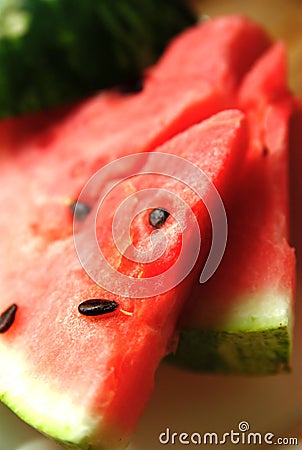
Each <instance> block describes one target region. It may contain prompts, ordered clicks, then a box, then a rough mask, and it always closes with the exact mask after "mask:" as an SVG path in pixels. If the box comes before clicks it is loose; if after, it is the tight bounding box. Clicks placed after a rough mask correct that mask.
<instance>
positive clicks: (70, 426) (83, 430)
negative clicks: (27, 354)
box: [0, 341, 100, 449]
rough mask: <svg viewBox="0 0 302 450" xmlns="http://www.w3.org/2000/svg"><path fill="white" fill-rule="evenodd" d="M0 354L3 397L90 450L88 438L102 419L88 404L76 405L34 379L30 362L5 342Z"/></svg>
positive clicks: (61, 437) (54, 433)
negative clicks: (94, 413) (98, 417)
mask: <svg viewBox="0 0 302 450" xmlns="http://www.w3.org/2000/svg"><path fill="white" fill-rule="evenodd" d="M0 354H1V371H0V399H1V400H2V401H3V402H4V403H5V404H6V405H7V406H8V407H9V408H11V409H12V410H13V411H14V412H15V413H16V414H17V415H18V416H19V417H21V419H23V420H25V421H26V422H27V423H29V424H30V425H32V426H33V427H34V428H37V429H38V430H39V431H41V432H42V433H45V434H47V435H49V436H51V437H52V438H53V439H55V440H58V441H61V442H66V443H71V444H75V446H74V448H77V446H78V448H81V449H82V448H83V449H86V448H87V441H88V439H87V438H88V436H91V434H93V431H94V430H95V429H96V426H97V425H98V426H99V423H100V421H99V420H98V421H96V420H95V419H93V418H92V417H91V416H89V414H87V410H86V409H85V406H83V405H82V406H79V405H76V404H74V402H73V401H72V399H71V398H70V397H69V396H68V395H67V394H66V393H64V392H60V393H59V392H57V391H56V390H55V389H52V388H51V387H50V386H48V385H45V384H44V383H43V382H42V381H41V380H39V379H37V378H33V377H32V376H31V375H30V371H29V370H28V369H27V368H28V365H27V364H26V361H25V360H24V359H23V358H22V357H21V356H20V355H19V354H17V352H15V351H14V350H12V349H11V348H9V347H8V346H7V345H3V343H1V341H0ZM83 403H84V402H83ZM84 405H85V403H84Z"/></svg>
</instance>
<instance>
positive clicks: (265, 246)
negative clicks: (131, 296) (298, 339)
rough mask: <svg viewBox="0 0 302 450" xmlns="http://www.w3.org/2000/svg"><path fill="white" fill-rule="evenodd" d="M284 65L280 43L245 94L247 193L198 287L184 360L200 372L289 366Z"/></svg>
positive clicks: (188, 316)
mask: <svg viewBox="0 0 302 450" xmlns="http://www.w3.org/2000/svg"><path fill="white" fill-rule="evenodd" d="M284 67H285V53H284V48H283V46H282V45H280V44H277V45H275V46H274V47H272V49H270V50H269V51H268V52H267V53H266V54H265V55H264V56H263V57H262V59H260V60H259V62H258V63H257V64H256V65H255V67H254V69H252V70H251V71H250V72H249V74H248V75H247V76H246V78H245V79H244V81H243V83H242V86H241V88H240V91H239V96H238V97H239V100H238V101H239V104H241V106H242V108H243V109H246V110H247V117H248V123H249V129H250V148H249V151H248V154H247V161H246V166H245V169H244V171H243V176H242V179H241V180H240V186H241V188H240V190H239V191H238V192H237V193H236V195H235V199H234V201H233V203H232V205H228V208H227V212H228V217H229V242H228V245H227V248H226V253H225V255H224V259H223V261H222V263H221V265H220V267H219V268H218V270H217V272H216V273H215V274H214V276H213V277H212V279H211V280H209V282H208V283H207V285H204V286H198V285H195V287H194V289H193V293H192V296H191V299H190V304H189V307H188V308H187V310H186V313H185V317H184V319H183V322H182V326H183V328H184V330H183V332H182V333H181V342H180V347H179V350H178V353H177V354H176V359H178V360H179V361H180V362H181V363H182V364H184V365H188V366H190V367H193V368H194V369H196V370H197V369H198V370H204V371H218V372H219V371H223V372H231V373H238V372H239V373H256V374H259V373H275V372H279V371H280V370H283V369H286V368H288V364H289V357H290V351H291V335H292V314H293V310H292V309H293V298H294V289H295V281H294V278H295V276H294V274H295V256H294V251H293V249H291V248H290V247H289V245H288V180H287V167H288V163H287V161H288V141H289V121H290V116H291V115H292V113H293V111H295V109H296V108H297V103H296V101H295V99H294V98H293V97H292V96H291V95H290V94H289V93H288V92H287V89H286V79H285V69H284ZM275 74H278V76H275ZM247 256H248V257H247ZM205 299H206V300H205ZM257 333H258V335H257ZM198 334H199V336H200V342H199V344H198ZM249 336H250V337H251V338H252V339H254V345H253V346H252V348H253V352H254V356H253V360H251V352H250V350H249V349H250V348H251V344H250V338H249ZM255 342H257V345H255ZM268 343H269V345H268ZM205 347H206V348H207V351H206V352H204V354H202V352H203V349H204V348H205ZM243 355H245V356H244V357H243ZM215 362H216V366H215Z"/></svg>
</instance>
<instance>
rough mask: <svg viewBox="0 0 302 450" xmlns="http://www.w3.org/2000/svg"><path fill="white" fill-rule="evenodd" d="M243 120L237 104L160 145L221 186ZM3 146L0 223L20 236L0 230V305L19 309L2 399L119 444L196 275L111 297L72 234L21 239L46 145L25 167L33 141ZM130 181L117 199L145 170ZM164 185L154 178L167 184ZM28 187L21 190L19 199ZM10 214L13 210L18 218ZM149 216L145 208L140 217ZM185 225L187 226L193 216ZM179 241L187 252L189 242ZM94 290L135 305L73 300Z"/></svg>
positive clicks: (2, 376) (5, 349) (50, 428)
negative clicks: (88, 309)
mask: <svg viewBox="0 0 302 450" xmlns="http://www.w3.org/2000/svg"><path fill="white" fill-rule="evenodd" d="M244 130H245V127H244V122H243V115H242V114H241V113H240V112H238V111H228V112H224V113H220V114H218V115H216V116H214V117H213V118H211V119H209V120H207V121H205V122H203V123H202V124H201V125H196V126H195V127H193V128H190V129H188V130H187V131H186V132H184V133H183V134H180V135H178V136H176V137H175V138H174V139H172V140H170V141H167V143H166V144H164V145H163V146H161V147H159V148H158V149H157V150H156V151H160V152H167V153H168V154H169V153H172V154H176V155H179V156H185V157H186V159H188V160H189V161H192V162H194V163H195V164H196V165H197V166H198V167H201V168H202V169H203V170H204V171H205V173H206V174H207V175H208V176H209V177H210V179H211V180H212V181H213V182H214V183H215V185H216V186H217V188H218V189H219V190H221V189H222V190H223V189H224V188H225V186H226V184H227V183H228V178H229V177H230V176H233V172H234V170H236V168H237V165H238V160H239V159H240V158H242V156H243V154H244V148H245V146H246V141H245V132H244ZM29 142H30V144H31V145H32V141H29ZM4 150H5V153H6V155H7V157H6V159H5V161H4V162H5V166H6V168H8V167H9V162H10V166H12V165H13V167H14V170H13V169H12V167H10V168H9V170H7V171H6V170H4V171H3V178H2V179H1V184H2V189H1V205H3V207H5V205H7V207H8V211H9V212H10V214H7V215H5V216H4V218H3V220H2V221H1V233H4V234H7V235H8V236H9V238H10V239H13V236H14V235H15V237H16V239H15V241H13V244H14V245H11V246H10V248H9V246H8V244H7V243H4V242H3V241H1V265H2V267H1V277H3V278H2V280H3V281H2V282H1V288H0V289H1V307H2V309H3V310H4V309H5V308H7V307H8V306H9V305H10V304H11V303H12V302H15V303H17V304H18V311H17V315H16V318H15V322H14V323H13V325H12V327H11V328H10V329H9V330H8V331H7V332H6V333H4V334H3V335H1V339H0V348H1V350H0V352H1V359H2V365H1V371H0V380H1V383H0V385H1V387H2V388H1V389H2V393H1V396H2V399H3V400H4V401H5V402H6V403H7V404H8V405H9V406H10V407H12V409H14V410H15V411H16V412H17V413H18V414H19V415H20V416H21V417H23V418H24V419H25V420H28V421H29V422H30V423H31V424H33V425H34V426H35V427H37V428H38V429H40V430H41V431H43V432H45V433H47V434H49V435H51V436H53V437H54V438H56V439H58V440H60V441H62V442H63V443H65V444H66V445H68V444H69V445H74V446H75V447H77V446H78V447H79V448H83V449H88V448H89V449H97V448H110V449H114V448H123V447H124V445H125V439H127V437H128V436H129V434H130V433H131V431H133V428H134V427H135V424H136V422H137V420H138V417H139V415H140V413H141V412H142V409H143V407H144V406H145V404H146V401H147V399H148V397H149V395H150V392H151V389H152V385H153V378H154V372H155V370H156V367H157V365H158V364H159V362H160V360H161V358H162V357H163V356H164V354H165V353H166V352H167V345H168V343H169V340H170V339H171V336H172V334H173V332H174V327H175V323H176V320H177V317H178V314H179V311H180V309H181V306H182V304H183V302H184V300H185V297H186V294H187V292H188V285H189V284H190V283H191V282H192V276H191V277H188V278H187V279H186V281H185V283H182V284H180V285H179V286H177V287H176V288H175V289H173V290H171V291H169V292H167V293H165V294H162V295H158V296H156V297H154V298H151V299H141V300H139V299H131V298H130V297H128V298H127V297H126V298H124V297H118V296H115V295H113V294H110V293H108V292H107V291H104V290H103V289H102V288H100V287H98V286H97V285H96V284H95V283H94V282H92V280H91V279H90V278H89V277H88V276H87V275H86V273H85V272H84V270H83V268H82V267H81V265H80V263H79V261H78V259H77V256H76V253H75V249H74V242H73V238H72V236H61V237H60V239H59V238H57V239H55V240H53V241H49V240H48V241H47V240H46V239H45V236H43V235H42V236H41V235H39V233H36V235H35V236H33V235H32V236H31V239H30V240H29V239H28V236H29V235H30V233H33V232H32V210H31V208H32V206H33V205H34V203H35V201H37V192H39V191H38V190H37V186H36V183H37V178H36V176H35V177H33V173H35V172H36V173H38V171H39V165H40V160H41V161H42V163H43V159H44V153H43V152H40V153H39V152H38V151H37V154H36V160H35V163H33V165H32V167H31V170H29V172H27V171H25V170H24V159H23V158H24V155H25V154H28V155H29V154H30V148H27V147H26V146H23V148H22V152H21V148H19V149H18V150H19V151H17V152H16V148H15V147H13V148H11V147H9V146H7V147H6V148H5V149H4ZM10 154H11V155H13V156H12V157H9V156H8V155H10ZM55 154H56V155H57V161H58V163H57V165H56V167H57V170H56V173H55V174H53V173H52V172H51V171H48V172H46V171H43V173H44V180H43V181H44V183H43V189H44V190H43V191H42V190H41V191H40V195H41V197H42V199H43V202H45V203H46V204H47V203H48V202H47V199H48V198H49V199H50V200H51V198H52V193H51V191H49V194H48V195H49V197H47V190H46V189H45V187H48V186H53V184H54V180H53V178H54V176H55V178H56V180H61V179H64V176H65V171H66V166H65V165H60V164H59V163H60V161H61V155H60V153H57V152H54V153H53V158H55ZM150 155H151V154H150ZM212 164H213V166H212ZM42 167H43V164H42ZM212 167H215V169H214V170H213V168H212ZM36 173H35V175H36ZM154 180H156V177H154ZM12 181H14V182H15V184H16V186H15V187H16V189H18V191H19V192H20V196H19V202H16V201H14V198H15V192H14V194H13V195H12V193H11V192H12V191H11V182H12ZM160 181H161V182H162V179H161V177H160ZM137 183H138V185H136V180H135V178H134V180H131V181H125V182H123V183H122V184H121V187H120V191H117V192H118V193H117V194H116V195H117V197H116V200H117V201H122V200H123V199H124V196H125V194H127V195H128V194H129V192H130V193H131V192H133V191H134V192H135V191H136V189H137V187H141V186H142V181H141V180H137ZM149 185H150V180H149V179H148V181H146V186H147V187H148V186H149ZM165 186H166V185H165V184H162V183H161V187H162V188H163V187H165ZM167 188H168V189H172V191H173V190H174V191H175V193H176V194H177V195H181V193H182V191H183V189H182V188H180V187H179V186H178V184H177V183H176V184H175V183H174V184H173V183H171V181H170V180H169V181H168V183H167ZM26 189H27V190H26ZM24 192H26V201H25V200H24V201H20V198H21V196H22V194H23V193H24ZM50 193H51V194H50ZM185 198H186V199H188V201H189V206H190V207H191V208H192V209H193V210H195V213H196V214H197V216H198V213H199V211H202V210H203V208H202V205H201V203H200V200H199V199H196V198H195V197H194V196H192V197H189V196H187V197H186V196H185ZM111 200H112V199H111ZM113 200H114V195H113ZM107 205H108V204H107ZM112 206H114V203H112V202H110V203H109V205H108V206H107V207H106V204H105V205H104V208H105V209H104V211H103V210H102V215H105V217H106V221H105V222H103V224H102V225H100V226H99V227H98V236H99V238H100V240H101V242H102V243H103V247H104V248H106V246H107V240H108V233H109V232H110V230H111V228H110V224H111V220H112V217H113V213H114V209H113V208H112ZM51 207H53V205H51ZM10 208H12V209H10ZM66 208H67V206H66ZM60 213H61V212H60V210H57V214H58V215H59V214H60ZM12 214H13V215H12ZM12 217H16V219H17V221H16V222H15V225H14V224H13V222H12ZM146 218H147V217H146V214H143V215H142V218H141V219H140V220H144V219H146ZM199 219H200V218H199ZM134 226H135V224H134ZM203 226H204V225H203ZM12 229H14V230H15V232H14V233H13V232H12V231H11V230H12ZM165 229H166V231H167V236H168V237H169V238H171V241H169V240H168V246H169V250H170V251H171V253H173V251H175V250H176V251H177V248H178V246H179V245H180V242H179V236H178V235H177V233H176V232H175V230H174V227H173V222H172V226H170V225H169V222H168V221H167V223H166V224H165ZM202 229H203V228H202ZM147 231H148V232H149V233H150V231H151V230H148V229H147V228H146V235H145V238H144V239H145V240H146V239H147V237H148V235H147ZM187 232H188V233H189V236H190V226H188V231H187ZM204 232H206V230H204ZM4 234H3V235H4ZM102 238H103V239H102ZM108 245H109V246H110V243H109V242H108ZM9 250H10V251H9ZM186 252H187V253H186V254H187V255H188V254H190V248H187V249H186ZM123 258H124V257H121V255H120V254H118V253H116V254H113V255H112V259H111V262H112V264H113V266H114V267H116V268H118V267H119V266H121V267H122V269H123V271H124V272H125V273H126V274H129V273H131V274H132V275H133V271H132V266H131V265H130V266H129V267H128V263H127V261H124V260H123ZM121 261H122V262H123V264H122V265H121ZM143 275H144V274H143ZM148 275H152V271H150V270H149V272H148ZM135 276H137V275H135ZM25 292H26V294H25ZM89 298H107V299H115V300H118V302H119V303H120V305H121V306H122V308H123V309H124V310H126V311H129V312H130V313H132V315H130V316H129V315H127V314H124V313H122V312H121V311H120V310H118V311H117V313H115V314H112V315H111V316H110V317H101V318H91V317H83V316H81V315H80V314H79V313H78V311H77V306H78V304H79V303H80V302H81V301H83V300H86V299H89ZM12 386H13V387H12Z"/></svg>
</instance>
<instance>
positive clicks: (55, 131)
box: [0, 16, 269, 246]
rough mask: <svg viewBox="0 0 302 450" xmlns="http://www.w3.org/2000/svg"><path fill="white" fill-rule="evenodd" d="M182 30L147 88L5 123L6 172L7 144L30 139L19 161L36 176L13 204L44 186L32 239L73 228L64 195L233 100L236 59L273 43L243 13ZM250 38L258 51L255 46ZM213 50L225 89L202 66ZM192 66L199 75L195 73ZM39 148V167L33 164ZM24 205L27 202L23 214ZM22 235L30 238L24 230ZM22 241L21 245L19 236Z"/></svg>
mask: <svg viewBox="0 0 302 450" xmlns="http://www.w3.org/2000/svg"><path fill="white" fill-rule="evenodd" d="M204 30H206V32H205V31H204ZM226 30H228V31H226ZM207 35H209V37H210V40H211V45H209V41H208V39H206V36H207ZM181 36H182V37H180V38H178V39H177V40H176V41H174V43H173V42H172V44H171V46H170V47H168V50H167V53H166V55H164V56H163V58H162V60H161V61H159V63H158V65H157V66H156V67H155V68H154V69H152V70H151V71H150V75H147V76H146V79H145V85H144V89H143V91H142V92H141V93H138V94H134V95H125V94H121V93H118V92H116V91H111V92H104V93H101V94H100V95H98V96H95V97H92V98H91V99H89V100H87V101H86V102H83V103H81V104H79V105H78V106H75V107H73V108H65V109H63V110H59V111H54V112H53V113H46V114H44V115H43V114H42V115H33V116H28V117H24V118H20V119H10V120H6V121H2V122H1V124H0V137H1V142H2V143H3V144H2V149H1V153H0V163H1V166H2V174H4V173H5V172H8V173H11V174H13V173H14V171H15V170H16V169H15V167H14V166H15V163H14V162H11V161H10V160H9V159H8V160H7V156H6V154H5V151H4V148H5V147H7V146H9V147H10V148H12V149H14V151H15V152H18V153H20V151H19V150H18V149H20V148H24V146H26V148H27V151H26V152H21V153H20V154H19V155H18V161H19V162H18V164H19V165H20V166H23V167H24V169H25V170H26V171H27V172H28V173H29V174H30V177H31V179H32V183H31V185H29V184H28V183H27V184H26V186H23V185H22V181H21V180H20V182H19V183H20V185H19V186H18V184H16V185H15V186H16V189H17V188H18V191H17V192H19V195H16V196H15V200H11V205H10V206H7V208H9V210H10V211H12V212H13V210H14V208H15V205H14V202H18V201H19V196H22V194H23V193H24V192H26V191H28V190H30V189H32V191H33V193H34V192H36V191H38V192H39V196H37V195H36V194H35V195H32V198H33V199H34V200H33V203H32V205H31V210H32V222H31V230H30V232H29V233H27V234H26V240H29V241H30V240H31V237H32V235H35V234H39V235H40V236H41V238H42V236H44V240H45V241H46V242H48V241H49V240H55V239H58V238H59V237H63V236H66V235H68V234H70V232H71V227H70V224H69V221H68V219H69V217H68V215H67V214H68V213H67V212H66V208H65V206H66V202H70V201H72V200H74V199H76V198H77V196H78V194H79V192H80V190H81V189H82V187H83V185H84V183H85V182H86V181H87V179H88V178H89V176H90V175H92V174H93V173H94V172H95V171H96V170H98V169H99V168H100V167H103V166H104V165H105V164H106V163H108V162H109V161H112V160H115V159H116V158H118V157H121V156H125V155H127V154H130V153H135V152H143V151H150V150H153V149H154V148H155V147H156V146H157V145H160V144H162V143H164V142H165V141H166V140H168V139H169V138H170V137H172V136H174V135H176V134H177V133H179V132H180V131H182V130H184V129H186V128H187V127H188V126H190V125H192V124H194V123H198V122H199V121H201V120H202V119H204V118H206V117H209V116H211V114H213V113H215V112H218V111H219V110H222V109H224V108H226V107H230V106H231V105H232V104H233V103H234V99H233V92H231V90H229V89H228V88H227V85H228V83H226V78H227V79H229V80H233V81H232V83H231V84H235V81H234V80H238V79H239V78H240V76H239V75H238V73H237V72H238V64H237V63H236V64H235V63H234V61H237V60H239V59H240V58H241V59H242V58H245V55H246V54H248V55H250V56H248V57H247V58H248V61H249V62H248V63H246V64H245V66H244V67H245V69H246V70H247V69H248V67H249V65H251V64H252V62H253V61H254V59H255V58H256V57H257V56H258V55H259V54H261V52H263V51H264V49H265V48H266V47H267V46H268V45H269V40H268V38H267V36H266V34H265V33H264V32H263V30H262V29H261V28H259V27H257V26H255V25H254V24H253V23H251V22H250V21H248V20H247V19H244V18H241V17H237V16H230V17H227V18H223V19H220V18H218V19H214V20H212V21H210V22H207V23H206V24H201V25H199V26H196V27H194V28H192V30H191V31H190V32H189V39H190V41H189V42H187V39H188V37H187V34H186V33H184V34H182V35H181ZM213 36H215V39H213ZM226 36H227V39H226ZM182 39H184V41H185V42H187V43H186V48H187V51H186V58H187V59H186V63H183V64H181V65H179V59H180V58H182V57H183V55H184V48H183V44H182ZM191 40H192V42H191ZM251 41H252V42H253V46H252V47H253V51H250V47H251ZM197 42H198V47H197V46H196V43H197ZM193 44H194V45H193ZM197 48H199V49H200V50H199V52H198V51H197ZM191 52H192V56H191V58H189V54H190V53H191ZM213 54H216V55H217V59H218V60H219V61H220V62H219V64H220V66H221V67H222V68H223V70H220V71H215V74H216V78H215V80H216V81H217V83H218V84H220V85H221V86H222V85H223V86H224V90H223V92H221V91H220V90H218V89H217V86H216V82H215V86H214V85H213V83H211V82H210V81H209V73H208V70H209V69H207V70H204V69H203V67H204V65H203V64H204V63H205V61H209V59H210V58H211V57H212V55H213ZM244 60H245V59H244ZM173 67H174V69H175V70H174V72H173V77H172V69H173ZM169 68H170V69H169ZM168 69H169V70H168ZM192 72H194V73H195V74H196V76H194V77H192ZM198 74H199V76H197V75H198ZM172 78H173V79H172ZM128 124H131V126H129V125H128ZM41 129H42V131H40V130H41ZM113 137H114V139H113ZM134 137H135V138H134ZM83 147H84V148H83ZM57 153H60V154H61V162H60V164H61V166H62V169H63V167H64V166H65V167H64V173H65V175H64V177H63V179H61V180H60V183H58V182H57V177H56V174H55V173H54V176H53V177H52V178H49V176H48V172H49V169H50V168H52V167H54V168H55V169H54V170H55V171H56V170H57V169H56V165H57V158H56V154H57ZM37 155H39V169H38V170H37V168H36V167H37V166H36V164H35V161H36V158H37ZM114 176H116V174H114ZM45 183H47V186H46V184H45ZM41 186H44V187H43V190H44V189H45V190H46V192H52V196H51V199H47V202H46V201H45V195H44V193H43V192H41ZM43 196H44V198H43ZM50 203H51V204H52V205H53V207H52V208H50V207H49V206H50ZM26 210H27V207H26V206H24V213H26ZM59 211H60V213H58V212H59ZM0 226H1V224H0ZM20 227H22V224H20ZM7 231H8V230H7ZM11 233H12V234H13V233H14V231H11ZM19 236H22V239H23V240H24V239H25V236H24V235H23V233H22V232H20V234H19ZM12 239H16V238H15V237H14V236H10V235H8V239H7V243H8V244H7V245H9V242H10V241H11V240H12ZM20 239H21V238H20ZM16 244H17V245H19V246H21V243H20V244H19V243H18V242H16ZM40 245H42V242H41V243H40Z"/></svg>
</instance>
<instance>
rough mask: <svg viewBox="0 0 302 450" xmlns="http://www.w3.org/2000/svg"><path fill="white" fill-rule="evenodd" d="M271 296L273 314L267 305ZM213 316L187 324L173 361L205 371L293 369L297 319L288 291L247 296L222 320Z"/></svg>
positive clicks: (255, 372)
mask: <svg viewBox="0 0 302 450" xmlns="http://www.w3.org/2000/svg"><path fill="white" fill-rule="evenodd" d="M258 295H259V294H258ZM272 301H274V303H275V308H273V310H274V315H273V316H272V315H270V313H271V311H272V308H270V309H269V308H268V305H270V306H271V303H272ZM207 320H208V321H209V322H208V324H207V323H206V321H207ZM214 321H215V318H214V317H212V318H211V319H209V318H207V319H205V323H204V325H203V326H199V327H198V328H197V327H196V326H195V327H194V326H192V327H191V328H185V329H183V330H182V331H181V332H180V336H179V344H178V348H177V350H176V352H175V354H173V355H169V356H168V358H167V359H168V361H169V362H172V363H173V364H176V365H179V366H182V367H185V368H187V369H190V370H193V371H198V372H201V371H202V372H204V373H224V374H232V375H236V374H237V375H272V374H276V373H282V372H288V371H289V361H290V355H291V342H292V328H293V323H292V322H293V319H292V311H291V306H290V298H289V297H288V294H287V295H286V294H284V295H283V296H282V295H280V293H279V294H278V295H276V294H274V293H270V292H267V293H265V294H264V295H263V296H262V298H260V299H259V297H258V296H255V295H247V296H246V297H245V298H241V301H238V306H237V307H235V306H234V307H233V308H231V309H229V310H228V317H225V318H224V321H223V322H221V323H220V324H219V325H218V324H217V323H216V325H214V323H213V322H214ZM210 322H211V323H210ZM216 322H217V320H216Z"/></svg>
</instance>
